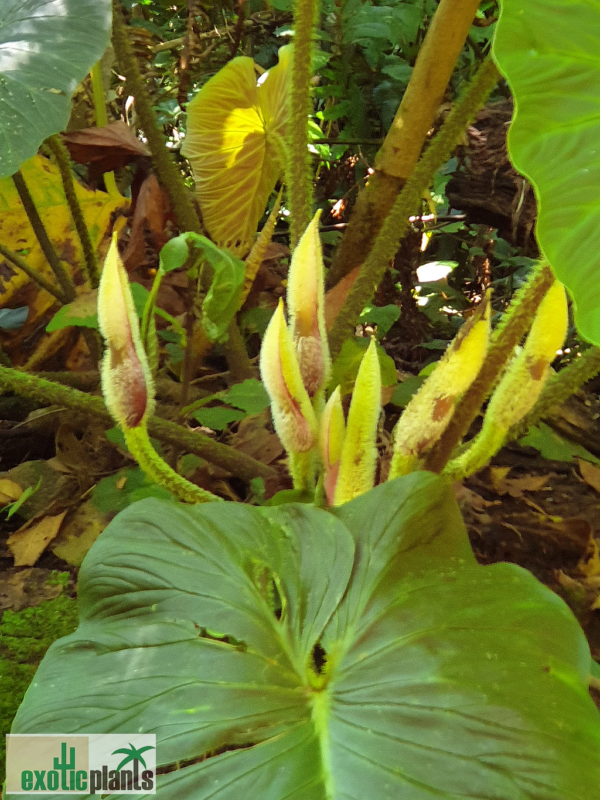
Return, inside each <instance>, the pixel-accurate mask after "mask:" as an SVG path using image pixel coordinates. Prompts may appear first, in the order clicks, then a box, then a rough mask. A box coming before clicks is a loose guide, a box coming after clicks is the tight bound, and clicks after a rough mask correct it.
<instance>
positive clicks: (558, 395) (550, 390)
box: [506, 347, 600, 442]
mask: <svg viewBox="0 0 600 800" xmlns="http://www.w3.org/2000/svg"><path fill="white" fill-rule="evenodd" d="M599 372H600V348H599V347H590V348H589V349H588V350H586V351H585V352H584V353H582V354H581V356H580V357H579V358H576V359H574V360H573V361H572V362H571V363H570V364H569V365H568V366H567V367H565V368H564V369H561V371H560V372H559V373H557V374H556V375H552V377H551V378H550V380H549V381H548V383H547V384H546V386H544V390H543V392H542V394H541V395H540V398H539V400H538V401H537V403H536V404H535V405H534V407H533V408H532V409H531V411H530V412H529V414H528V415H527V416H526V417H525V419H524V420H521V422H519V423H518V424H517V425H513V427H512V428H511V429H510V430H509V432H508V436H507V437H506V438H507V441H511V442H512V441H514V440H515V439H520V438H521V437H522V436H525V434H526V433H527V431H528V430H529V428H531V427H532V426H534V425H537V424H538V423H539V422H540V421H541V420H542V419H544V418H545V417H549V416H552V414H551V412H552V410H553V409H554V408H555V407H556V406H560V405H562V404H563V403H564V402H565V401H566V400H568V399H569V397H571V395H572V394H575V392H576V391H577V390H578V389H580V388H581V387H582V386H583V385H584V384H586V383H587V382H588V381H591V379H592V378H595V377H596V375H597V374H598V373H599Z"/></svg>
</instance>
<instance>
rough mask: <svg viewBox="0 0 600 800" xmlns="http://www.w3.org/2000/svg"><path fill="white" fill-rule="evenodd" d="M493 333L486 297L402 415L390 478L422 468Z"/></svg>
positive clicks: (396, 433)
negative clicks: (426, 455)
mask: <svg viewBox="0 0 600 800" xmlns="http://www.w3.org/2000/svg"><path fill="white" fill-rule="evenodd" d="M489 335H490V302H489V298H487V297H486V298H485V299H484V301H483V302H482V303H481V305H480V306H479V308H478V309H477V312H476V313H475V314H474V315H473V316H472V317H471V318H470V319H468V320H467V321H466V322H465V323H464V325H463V326H462V328H461V329H460V331H459V332H458V333H457V335H456V336H455V337H454V339H453V341H452V342H451V344H450V346H449V347H448V350H447V351H446V353H445V354H444V355H443V356H442V358H441V359H440V361H439V363H438V365H437V367H436V368H435V370H434V371H433V372H432V373H431V375H430V376H429V378H428V379H427V380H426V381H425V383H424V384H423V386H421V388H420V389H419V391H418V392H417V394H415V396H414V397H413V398H412V400H411V401H410V403H409V404H408V405H407V407H406V408H405V410H404V413H403V414H402V416H401V417H400V421H399V422H398V424H397V426H396V430H395V443H394V454H393V456H392V462H391V465H390V475H389V477H390V479H391V478H397V477H398V476H400V475H406V474H407V473H409V472H412V471H413V470H414V469H418V467H419V466H420V461H421V459H422V458H423V457H424V456H425V454H426V453H427V452H428V451H429V450H430V449H431V448H432V447H433V445H434V444H435V443H436V442H437V440H438V439H439V438H440V436H441V435H442V433H443V432H444V431H445V430H446V427H447V426H448V423H449V422H450V420H451V419H452V415H453V414H454V409H455V407H456V403H457V401H458V400H459V398H460V397H461V396H462V395H463V394H464V393H465V392H466V390H467V389H468V388H469V386H470V385H471V383H472V382H473V381H474V380H475V378H476V377H477V374H478V372H479V370H480V369H481V365H482V364H483V360H484V358H485V354H486V352H487V347H488V342H489Z"/></svg>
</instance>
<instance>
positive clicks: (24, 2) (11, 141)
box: [0, 0, 111, 178]
mask: <svg viewBox="0 0 600 800" xmlns="http://www.w3.org/2000/svg"><path fill="white" fill-rule="evenodd" d="M110 9H111V5H110V0H2V3H1V4H0V178H4V177H6V176H7V175H12V174H13V173H14V172H16V171H17V170H18V169H19V167H20V166H21V164H22V163H23V162H24V161H27V159H29V158H31V157H32V156H34V155H35V153H36V151H37V149H38V147H39V146H40V144H41V143H42V142H43V141H44V139H45V138H46V137H48V136H51V135H52V134H53V133H58V132H59V131H62V130H64V128H65V127H66V125H67V122H68V120H69V113H70V111H71V95H72V94H73V92H74V91H75V89H76V87H77V84H78V83H80V82H81V81H82V80H83V78H85V76H86V74H87V73H88V72H89V71H90V69H91V67H92V66H93V65H94V63H95V62H96V61H98V59H99V58H100V57H101V56H102V54H103V53H104V51H105V50H106V48H107V46H108V43H109V37H110V24H111V10H110Z"/></svg>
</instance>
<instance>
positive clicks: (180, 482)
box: [123, 424, 222, 503]
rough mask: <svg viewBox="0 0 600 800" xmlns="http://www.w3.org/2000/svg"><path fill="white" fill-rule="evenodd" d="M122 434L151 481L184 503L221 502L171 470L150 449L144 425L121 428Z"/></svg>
mask: <svg viewBox="0 0 600 800" xmlns="http://www.w3.org/2000/svg"><path fill="white" fill-rule="evenodd" d="M123 433H124V435H125V441H126V442H127V447H128V448H129V452H130V453H131V455H132V456H133V457H134V458H135V460H136V461H137V462H138V464H139V465H140V467H141V468H142V470H143V471H144V472H145V473H146V475H147V476H148V477H149V478H150V480H151V481H154V483H158V485H159V486H164V488H165V489H168V490H169V491H170V492H172V493H173V494H174V495H175V496H176V497H178V498H179V499H180V500H183V501H184V502H185V503H210V502H212V501H213V500H222V498H221V497H217V495H216V494H212V492H207V491H206V490H205V489H201V488H200V487H199V486H196V484H194V483H190V481H188V480H186V479H185V478H182V476H181V475H178V474H177V472H175V470H174V469H171V467H170V466H169V465H168V464H167V463H166V462H165V461H163V460H162V458H161V457H160V456H159V455H158V453H157V452H156V450H155V449H154V448H153V447H152V442H151V441H150V437H149V436H148V431H147V429H146V425H145V424H142V425H138V427H137V428H123Z"/></svg>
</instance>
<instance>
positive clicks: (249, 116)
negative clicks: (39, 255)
mask: <svg viewBox="0 0 600 800" xmlns="http://www.w3.org/2000/svg"><path fill="white" fill-rule="evenodd" d="M290 55H291V53H290V47H289V46H288V47H282V48H281V50H280V51H279V63H278V64H277V66H275V67H273V68H272V69H270V70H269V71H268V72H267V73H265V74H264V75H261V77H260V79H258V81H257V74H256V71H255V67H254V62H253V61H252V59H251V58H247V57H246V56H242V57H239V58H234V59H233V60H232V61H230V62H229V63H228V64H226V65H225V67H223V69H221V70H220V71H219V72H218V73H217V74H216V75H215V76H214V77H213V78H211V79H210V80H209V81H208V82H207V83H206V84H205V85H204V86H203V87H202V89H201V90H200V91H199V92H198V94H197V95H196V97H195V98H194V99H193V100H192V101H191V103H190V104H189V105H188V128H187V135H186V138H185V141H184V144H183V147H182V153H183V154H184V155H185V156H186V157H187V158H188V159H189V160H190V163H191V165H192V169H193V172H194V178H195V180H196V190H197V193H198V199H199V202H200V207H201V210H202V217H203V221H204V224H205V226H206V229H207V231H208V233H209V234H210V236H211V238H212V239H214V241H215V242H217V243H218V244H219V245H221V246H226V247H229V248H230V249H231V250H233V251H234V252H238V253H243V252H244V251H246V250H248V249H249V246H250V244H251V242H252V240H253V238H254V234H255V232H256V228H257V225H258V222H259V220H260V218H261V216H262V215H263V213H264V210H265V207H266V205H267V201H268V199H269V195H270V194H271V192H272V191H273V189H274V187H275V184H276V182H277V180H278V179H279V177H280V175H281V173H282V169H283V152H282V139H283V135H284V128H285V119H286V103H287V89H286V86H287V79H288V72H289V69H288V67H289V62H290Z"/></svg>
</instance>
